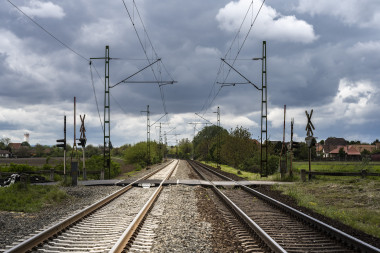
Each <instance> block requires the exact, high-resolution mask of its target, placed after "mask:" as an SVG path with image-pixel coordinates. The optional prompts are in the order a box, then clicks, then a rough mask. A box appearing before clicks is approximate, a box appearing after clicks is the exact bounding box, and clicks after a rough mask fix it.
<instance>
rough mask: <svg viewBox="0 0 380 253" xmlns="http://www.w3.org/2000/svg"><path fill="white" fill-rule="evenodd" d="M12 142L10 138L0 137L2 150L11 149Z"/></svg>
mask: <svg viewBox="0 0 380 253" xmlns="http://www.w3.org/2000/svg"><path fill="white" fill-rule="evenodd" d="M10 142H11V139H10V138H1V139H0V149H1V150H5V149H6V150H8V151H9V150H10V148H9V143H10Z"/></svg>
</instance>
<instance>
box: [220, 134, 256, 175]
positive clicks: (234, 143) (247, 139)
mask: <svg viewBox="0 0 380 253" xmlns="http://www.w3.org/2000/svg"><path fill="white" fill-rule="evenodd" d="M256 149H257V146H256V144H255V142H254V141H253V140H252V139H251V133H250V132H249V131H248V129H246V128H243V127H236V128H235V129H234V130H232V129H231V131H230V134H229V135H228V136H227V138H226V140H225V142H224V144H223V146H222V151H221V155H222V162H223V163H226V164H229V165H231V166H233V167H235V168H239V169H242V170H246V169H247V166H248V161H249V159H250V158H252V157H253V155H254V152H255V150H256Z"/></svg>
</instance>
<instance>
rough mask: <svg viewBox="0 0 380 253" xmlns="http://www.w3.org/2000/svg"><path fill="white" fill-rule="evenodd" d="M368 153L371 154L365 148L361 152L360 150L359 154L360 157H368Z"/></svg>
mask: <svg viewBox="0 0 380 253" xmlns="http://www.w3.org/2000/svg"><path fill="white" fill-rule="evenodd" d="M370 154H371V152H370V151H368V150H367V149H364V150H363V151H362V152H360V155H361V157H362V158H366V157H369V155H370Z"/></svg>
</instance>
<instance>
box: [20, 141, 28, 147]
mask: <svg viewBox="0 0 380 253" xmlns="http://www.w3.org/2000/svg"><path fill="white" fill-rule="evenodd" d="M21 146H22V147H29V148H30V144H29V142H27V141H23V142H22V143H21Z"/></svg>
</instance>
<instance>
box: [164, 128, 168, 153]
mask: <svg viewBox="0 0 380 253" xmlns="http://www.w3.org/2000/svg"><path fill="white" fill-rule="evenodd" d="M164 139H165V150H164V157H165V160H166V151H167V147H168V138H167V136H166V131H164Z"/></svg>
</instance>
